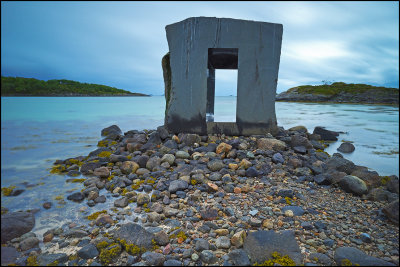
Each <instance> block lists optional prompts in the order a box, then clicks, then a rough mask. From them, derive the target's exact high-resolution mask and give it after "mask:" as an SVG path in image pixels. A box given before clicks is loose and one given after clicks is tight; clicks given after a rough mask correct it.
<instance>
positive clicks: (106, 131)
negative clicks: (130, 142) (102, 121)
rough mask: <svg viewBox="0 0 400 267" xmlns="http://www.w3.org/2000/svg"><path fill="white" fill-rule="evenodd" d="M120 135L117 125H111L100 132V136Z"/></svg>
mask: <svg viewBox="0 0 400 267" xmlns="http://www.w3.org/2000/svg"><path fill="white" fill-rule="evenodd" d="M115 134H116V135H121V134H122V131H121V129H120V128H119V127H118V126H117V125H111V126H109V127H107V128H104V129H103V130H101V136H112V135H115Z"/></svg>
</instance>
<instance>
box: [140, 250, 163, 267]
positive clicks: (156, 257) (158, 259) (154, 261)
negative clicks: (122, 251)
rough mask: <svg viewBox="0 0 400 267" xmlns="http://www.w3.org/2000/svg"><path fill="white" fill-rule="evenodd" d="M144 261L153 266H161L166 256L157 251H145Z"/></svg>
mask: <svg viewBox="0 0 400 267" xmlns="http://www.w3.org/2000/svg"><path fill="white" fill-rule="evenodd" d="M142 259H143V260H144V262H145V263H146V264H148V265H151V266H154V265H155V266H161V265H163V263H164V261H165V256H164V255H163V254H161V253H156V252H145V253H143V254H142Z"/></svg>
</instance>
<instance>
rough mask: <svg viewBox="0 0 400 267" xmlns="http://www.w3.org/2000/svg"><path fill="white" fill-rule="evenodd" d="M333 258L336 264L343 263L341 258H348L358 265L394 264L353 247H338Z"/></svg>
mask: <svg viewBox="0 0 400 267" xmlns="http://www.w3.org/2000/svg"><path fill="white" fill-rule="evenodd" d="M334 260H335V262H336V264H337V265H344V262H343V260H349V261H350V262H351V263H352V264H353V265H355V264H359V265H360V266H396V265H395V264H393V263H390V262H387V261H384V260H381V259H378V258H375V257H372V256H369V255H367V254H365V253H364V252H362V251H361V250H359V249H357V248H353V247H339V248H337V249H336V250H335V254H334Z"/></svg>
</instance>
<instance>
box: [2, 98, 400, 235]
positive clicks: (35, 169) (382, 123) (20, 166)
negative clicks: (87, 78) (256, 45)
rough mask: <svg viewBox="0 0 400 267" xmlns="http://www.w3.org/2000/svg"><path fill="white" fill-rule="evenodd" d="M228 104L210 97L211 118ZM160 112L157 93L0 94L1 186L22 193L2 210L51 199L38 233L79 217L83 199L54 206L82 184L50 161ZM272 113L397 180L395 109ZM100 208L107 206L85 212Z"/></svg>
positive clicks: (338, 107)
mask: <svg viewBox="0 0 400 267" xmlns="http://www.w3.org/2000/svg"><path fill="white" fill-rule="evenodd" d="M235 105H236V97H216V102H215V121H234V120H235ZM164 109H165V99H164V97H163V96H154V97H2V98H1V177H2V179H1V186H2V187H4V186H10V185H16V186H17V188H22V189H25V190H26V191H25V192H23V193H22V194H21V195H19V196H17V197H2V198H1V200H2V206H3V207H7V208H9V209H10V210H18V209H33V208H40V207H41V205H42V203H43V202H45V201H52V202H53V204H54V207H56V208H52V209H50V210H48V211H47V210H43V208H41V211H40V212H39V213H38V214H37V218H39V220H37V225H36V226H35V229H36V230H38V231H39V230H43V231H44V229H46V228H48V226H49V224H51V223H54V224H57V223H59V221H60V220H61V219H63V220H65V219H69V220H76V219H79V218H80V217H79V216H81V215H79V214H77V213H76V210H77V209H79V208H80V207H84V206H86V203H85V202H82V203H80V204H76V203H72V202H70V201H66V203H61V204H57V201H55V200H54V196H55V195H63V196H65V197H66V196H67V195H68V192H69V191H73V190H80V189H81V188H82V187H83V185H81V184H73V183H72V184H71V183H66V182H65V179H66V178H65V177H64V176H60V175H51V174H49V171H48V170H49V168H51V166H52V163H53V162H54V161H55V160H56V159H65V158H69V157H75V156H79V155H85V156H86V155H87V154H88V153H89V152H90V151H93V150H95V149H96V144H97V141H99V140H100V139H101V136H100V131H101V130H102V129H103V128H105V127H107V126H110V125H112V124H116V125H118V126H119V127H120V128H121V130H122V131H123V132H126V131H128V130H132V129H138V130H143V129H155V128H156V127H157V126H159V125H162V124H163V122H164ZM276 115H277V120H278V125H279V126H283V127H284V128H285V129H288V128H290V127H292V126H296V125H304V126H306V127H307V129H308V130H309V132H312V131H313V129H314V127H315V126H325V127H326V128H327V129H329V130H334V131H343V132H345V133H344V134H341V135H340V136H339V141H338V142H335V143H333V144H331V145H330V147H329V148H327V149H326V151H327V152H328V153H330V154H332V153H334V152H337V151H336V148H337V147H338V146H339V145H340V143H341V140H347V141H353V144H354V145H355V147H356V150H355V151H354V152H353V153H351V154H346V155H344V156H345V157H346V158H348V159H350V160H352V161H353V162H354V163H356V164H358V165H364V166H367V167H369V168H371V169H373V170H376V171H377V172H378V173H379V174H380V175H392V174H395V175H399V154H398V153H399V108H398V107H391V106H376V105H347V104H309V103H285V102H277V103H276ZM27 184H28V186H27ZM107 197H109V198H111V196H109V195H107ZM112 202H113V201H111V203H112ZM105 205H109V203H104V204H103V205H96V206H95V207H94V208H91V209H90V211H91V212H93V211H95V210H100V209H102V208H103V207H104V206H105Z"/></svg>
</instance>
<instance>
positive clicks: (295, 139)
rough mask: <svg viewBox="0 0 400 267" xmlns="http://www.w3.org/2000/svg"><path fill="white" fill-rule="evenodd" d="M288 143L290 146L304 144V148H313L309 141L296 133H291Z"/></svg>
mask: <svg viewBox="0 0 400 267" xmlns="http://www.w3.org/2000/svg"><path fill="white" fill-rule="evenodd" d="M290 145H291V146H292V147H297V146H304V147H305V148H308V149H309V148H313V146H312V144H311V143H310V141H309V140H308V139H307V138H305V137H303V136H301V135H298V134H295V135H292V137H291V138H290Z"/></svg>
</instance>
